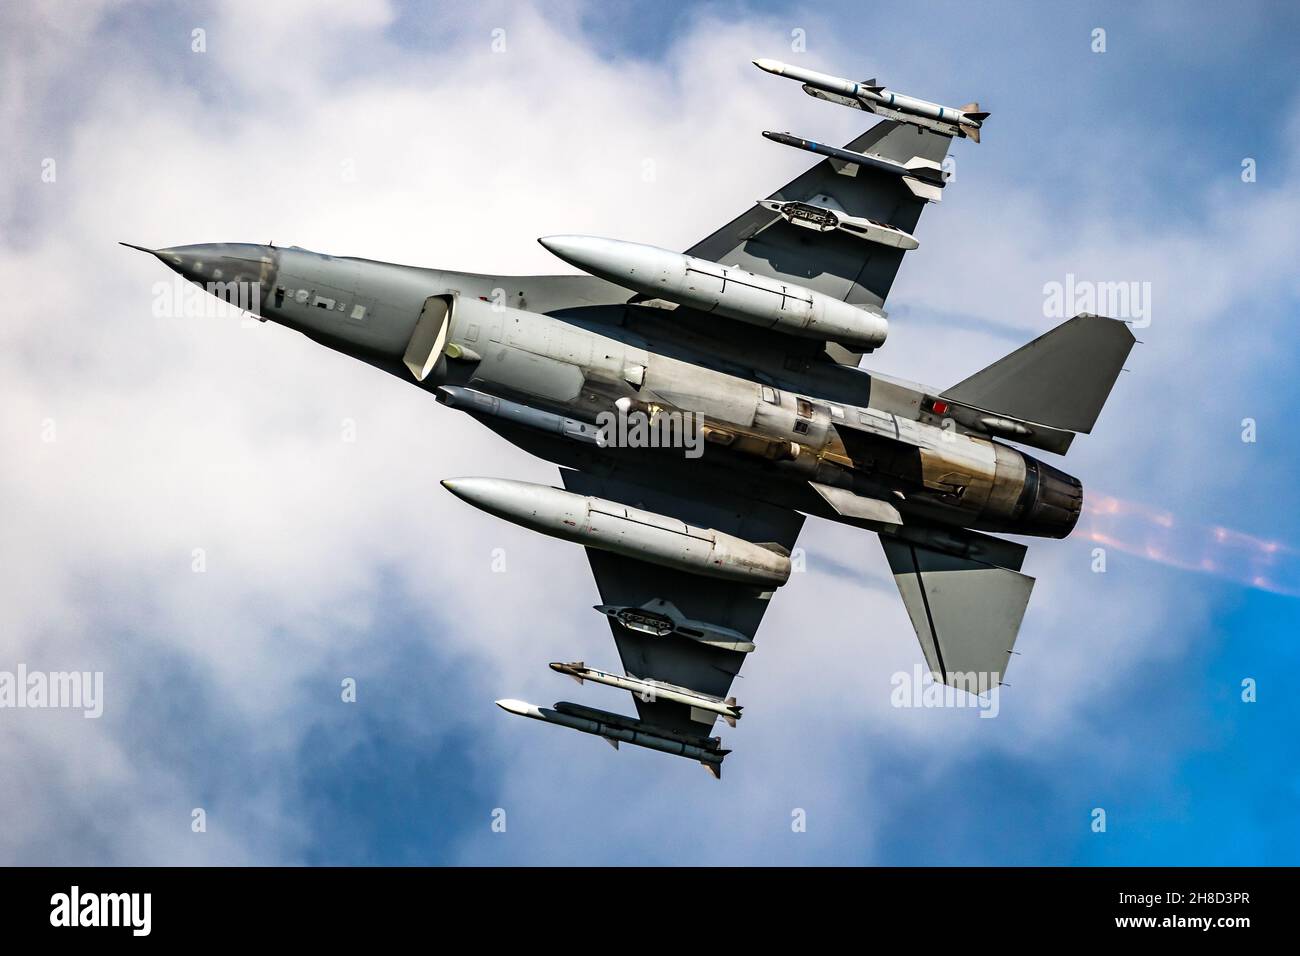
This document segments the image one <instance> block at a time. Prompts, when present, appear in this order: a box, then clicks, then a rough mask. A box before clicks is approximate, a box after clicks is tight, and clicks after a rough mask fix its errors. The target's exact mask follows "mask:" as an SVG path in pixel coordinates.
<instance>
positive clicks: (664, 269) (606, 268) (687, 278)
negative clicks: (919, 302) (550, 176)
mask: <svg viewBox="0 0 1300 956" xmlns="http://www.w3.org/2000/svg"><path fill="white" fill-rule="evenodd" d="M537 241H538V242H540V243H541V244H542V246H543V247H544V248H545V249H546V250H547V251H549V252H551V253H554V254H555V255H556V256H558V257H559V258H561V259H563V260H564V261H565V262H567V263H569V264H570V265H573V266H577V267H578V268H579V269H581V270H582V271H583V272H589V273H591V274H592V275H594V276H598V277H600V278H602V279H606V280H608V281H610V282H614V283H617V284H618V285H621V286H623V287H624V288H627V289H632V290H633V291H635V292H639V293H641V294H642V295H645V296H648V297H650V298H656V299H664V300H667V301H668V302H675V303H677V304H678V305H685V306H690V307H692V308H696V309H700V310H702V311H704V312H713V313H716V314H717V315H720V316H723V317H725V318H729V319H736V320H738V321H740V322H747V323H749V324H750V325H759V326H762V327H764V328H777V329H780V330H781V331H783V332H787V333H789V334H791V335H798V336H802V337H805V338H812V339H820V340H823V341H825V340H830V341H832V342H838V343H839V344H840V345H842V346H844V347H845V348H848V349H853V350H855V351H861V352H870V351H872V350H873V349H875V348H876V347H877V346H880V345H883V344H884V341H885V336H886V335H888V334H889V322H888V321H887V319H886V318H885V314H884V313H883V312H881V311H879V310H868V309H865V308H859V307H858V306H855V305H849V304H848V303H847V302H841V301H840V300H839V299H836V298H832V297H831V296H829V295H825V294H824V293H821V292H815V291H813V290H812V289H808V288H805V287H803V286H799V285H793V284H791V283H789V282H785V281H782V280H780V279H773V278H770V277H768V276H760V275H755V274H754V273H752V272H746V271H745V270H744V269H738V268H735V267H734V266H724V265H720V264H719V263H716V262H710V261H709V260H707V259H697V258H696V257H695V256H688V255H684V254H683V253H680V252H670V251H669V250H667V249H660V248H658V247H656V246H645V245H641V244H640V243H636V242H623V241H621V240H618V239H599V238H596V237H595V236H547V237H545V238H542V239H539V240H537Z"/></svg>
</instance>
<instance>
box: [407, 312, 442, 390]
mask: <svg viewBox="0 0 1300 956" xmlns="http://www.w3.org/2000/svg"><path fill="white" fill-rule="evenodd" d="M452 301H453V298H452V296H450V295H431V296H429V298H427V299H425V300H424V308H422V309H421V310H420V320H419V321H418V322H416V323H415V331H414V332H413V333H412V334H411V340H410V341H409V342H408V343H407V344H406V354H405V355H404V356H402V361H403V363H405V365H406V367H407V368H408V369H410V370H411V374H412V375H414V376H415V380H416V381H417V382H423V381H424V380H425V379H426V378H428V377H429V373H430V372H432V371H433V370H434V368H435V367H436V366H437V364H438V362H439V360H440V359H441V358H442V350H443V348H444V346H446V344H447V328H448V326H449V325H450V321H449V320H450V318H451V307H452Z"/></svg>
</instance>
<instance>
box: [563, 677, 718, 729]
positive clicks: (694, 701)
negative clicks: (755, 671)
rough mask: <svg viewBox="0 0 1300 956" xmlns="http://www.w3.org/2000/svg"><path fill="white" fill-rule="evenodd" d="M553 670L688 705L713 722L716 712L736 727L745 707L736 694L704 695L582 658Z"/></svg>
mask: <svg viewBox="0 0 1300 956" xmlns="http://www.w3.org/2000/svg"><path fill="white" fill-rule="evenodd" d="M551 670H553V671H555V672H556V673H558V674H567V675H568V676H569V677H572V678H573V679H574V680H576V681H577V682H578V683H579V684H581V683H582V682H583V681H584V680H589V681H591V682H592V683H595V684H604V685H606V686H607V687H617V688H619V689H621V690H627V691H631V692H632V693H633V694H635V695H636V696H638V697H640V698H641V699H642V700H644V701H652V700H670V701H672V702H673V703H676V704H685V705H686V706H687V707H690V708H691V709H692V710H697V711H703V712H704V715H703V716H704V719H705V720H708V721H712V720H713V719H714V716H713V715H715V714H716V715H717V716H719V717H721V718H722V719H723V720H725V721H726V722H727V723H728V724H730V725H731V726H732V727H734V726H736V721H738V720H739V719H740V717H741V713H740V711H741V709H742V708H741V706H740V705H739V704H737V703H736V698H734V697H728V698H727V699H726V700H723V699H722V698H721V697H712V696H710V695H708V694H701V693H700V692H699V691H697V690H691V689H690V688H689V687H678V686H677V685H676V684H665V683H664V682H663V681H657V680H642V679H641V678H639V677H633V676H632V675H630V674H627V675H624V674H611V673H610V672H609V671H602V670H597V669H596V668H594V667H588V666H587V665H586V664H584V663H583V662H582V661H574V662H573V663H569V664H562V663H559V662H558V661H557V662H555V663H553V664H551Z"/></svg>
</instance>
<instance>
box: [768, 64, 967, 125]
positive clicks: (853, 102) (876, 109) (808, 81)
mask: <svg viewBox="0 0 1300 956" xmlns="http://www.w3.org/2000/svg"><path fill="white" fill-rule="evenodd" d="M754 65H755V66H756V67H758V68H759V69H760V70H765V71H766V72H768V73H772V74H775V75H776V76H784V77H785V78H786V79H790V80H795V81H797V82H799V83H802V84H803V88H804V92H805V93H807V94H808V95H809V96H815V97H817V98H818V99H822V100H827V101H828V102H831V103H838V104H840V105H841V106H852V107H854V108H855V109H860V110H866V111H867V112H869V113H875V114H877V115H879V116H884V117H887V118H889V119H896V120H899V121H900V122H904V123H911V124H912V125H913V126H919V127H921V128H923V129H931V130H934V131H935V132H937V133H946V134H947V135H949V136H965V137H969V138H970V139H972V140H974V141H975V142H977V143H978V142H979V141H980V127H981V126H983V125H984V121H985V120H986V119H988V118H989V114H988V113H987V112H986V111H984V110H981V109H980V105H979V104H978V103H967V104H966V105H965V106H962V107H960V108H957V109H954V108H953V107H951V106H940V105H939V104H938V103H931V102H930V101H929V100H919V99H917V98H916V97H914V96H904V95H903V94H902V93H895V92H893V91H892V90H888V89H886V88H885V87H884V86H882V85H880V84H879V83H877V82H876V81H875V80H863V81H862V82H861V83H855V82H854V81H853V80H846V79H844V78H843V77H841V76H831V75H830V74H829V73H818V72H817V71H816V70H806V69H804V68H803V67H801V66H791V65H790V64H789V63H782V62H781V61H780V60H755V61H754Z"/></svg>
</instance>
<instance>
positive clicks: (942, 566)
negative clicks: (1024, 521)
mask: <svg viewBox="0 0 1300 956" xmlns="http://www.w3.org/2000/svg"><path fill="white" fill-rule="evenodd" d="M880 543H881V544H882V545H883V546H884V549H885V557H886V558H887V559H888V560H889V567H890V570H892V571H893V572H894V582H895V583H896V584H897V585H898V591H899V593H900V594H901V595H902V597H903V603H904V604H905V605H906V606H907V613H908V616H909V617H910V618H911V620H912V627H913V628H915V629H916V636H917V638H918V640H920V642H921V650H922V652H923V653H924V654H925V660H926V663H927V664H928V665H929V667H930V671H931V673H933V674H934V677H935V679H936V680H938V681H942V682H943V683H945V684H950V685H952V686H953V687H957V688H959V689H961V690H966V691H970V692H972V693H976V694H983V693H985V692H987V691H989V690H992V689H993V688H994V687H997V686H998V684H1000V683H1001V682H1002V677H1003V675H1004V674H1006V671H1007V663H1008V661H1009V660H1010V659H1011V652H1012V650H1013V648H1014V647H1015V643H1016V635H1017V634H1018V633H1019V631H1020V622H1021V620H1022V619H1023V618H1024V616H1025V608H1026V606H1027V605H1028V603H1029V594H1030V592H1031V591H1032V590H1033V587H1034V579H1033V578H1031V577H1029V576H1028V575H1027V574H1021V573H1020V572H1019V570H1013V569H1011V568H1004V567H999V566H998V565H996V564H989V563H986V562H984V561H978V560H976V559H974V558H971V557H963V556H961V555H959V554H956V553H953V552H952V550H951V549H945V550H938V549H937V548H933V547H928V546H926V545H923V544H918V543H915V542H914V541H912V540H907V539H904V538H899V537H896V536H893V535H888V534H882V535H881V536H880ZM1015 563H1016V564H1017V566H1018V562H1015Z"/></svg>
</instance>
